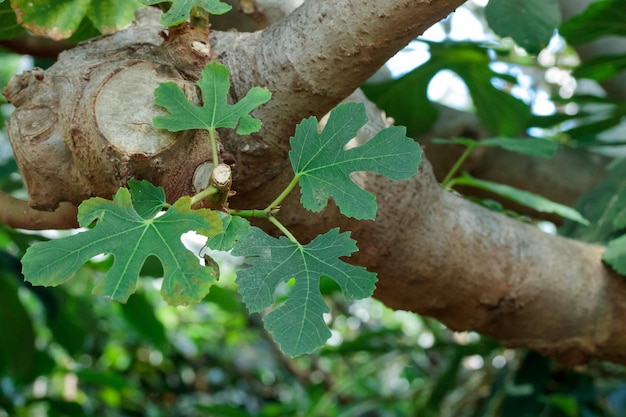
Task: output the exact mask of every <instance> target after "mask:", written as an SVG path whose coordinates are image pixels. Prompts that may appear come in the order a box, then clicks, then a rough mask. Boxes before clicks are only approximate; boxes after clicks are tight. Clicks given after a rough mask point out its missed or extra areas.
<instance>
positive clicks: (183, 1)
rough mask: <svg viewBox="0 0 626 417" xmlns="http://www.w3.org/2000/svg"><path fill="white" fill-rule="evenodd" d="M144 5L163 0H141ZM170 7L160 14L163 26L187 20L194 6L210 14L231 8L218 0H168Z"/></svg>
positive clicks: (178, 23)
mask: <svg viewBox="0 0 626 417" xmlns="http://www.w3.org/2000/svg"><path fill="white" fill-rule="evenodd" d="M141 1H142V3H143V4H145V5H152V4H158V3H163V0H141ZM169 2H170V3H171V6H170V9H169V10H168V11H167V12H166V13H164V14H163V16H161V24H163V25H164V26H168V27H170V26H176V25H180V24H181V23H183V22H185V21H187V20H188V19H189V16H190V15H191V12H192V9H193V8H194V7H200V8H202V9H204V10H206V11H207V12H208V13H210V14H216V15H218V14H224V13H226V12H228V11H230V9H231V8H232V7H231V6H230V5H228V4H226V3H224V2H221V1H220V0H170V1H169Z"/></svg>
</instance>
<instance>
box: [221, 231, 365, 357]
mask: <svg viewBox="0 0 626 417" xmlns="http://www.w3.org/2000/svg"><path fill="white" fill-rule="evenodd" d="M356 250H357V247H356V243H355V241H354V240H352V239H350V237H349V236H348V234H347V233H339V229H333V230H331V231H329V232H327V233H326V234H324V235H320V236H317V237H316V238H315V239H314V240H313V241H311V242H310V243H309V244H307V245H299V244H297V243H295V242H292V241H290V240H289V239H287V238H285V237H280V238H278V239H275V238H273V237H271V236H269V235H267V234H265V233H264V232H263V231H262V230H260V229H258V228H256V227H252V228H251V232H250V234H249V235H248V236H247V237H246V238H244V239H242V240H241V241H239V242H238V243H237V244H235V248H234V249H233V254H234V255H243V256H246V262H247V263H248V264H249V265H250V267H249V268H247V269H241V270H239V271H237V279H236V281H235V282H236V283H237V284H238V285H239V293H240V294H241V296H242V298H243V301H244V303H245V304H246V306H247V307H248V309H249V310H250V311H251V312H259V311H261V310H263V309H265V308H267V307H270V306H271V305H272V304H274V301H275V300H274V292H275V291H276V287H277V286H278V285H279V284H280V283H281V282H288V281H289V280H291V279H292V278H293V279H295V283H294V286H293V288H292V290H291V293H290V294H289V298H288V299H287V301H286V302H285V303H284V304H283V305H281V306H280V307H278V308H276V309H274V310H273V311H272V312H270V313H269V314H268V315H267V316H266V317H265V319H264V321H265V327H266V328H267V330H268V331H269V332H270V333H272V335H273V337H274V339H275V340H276V342H277V343H278V344H279V345H280V347H281V349H282V350H283V352H285V353H287V354H288V355H291V356H296V355H301V354H304V353H309V352H311V351H313V350H314V349H316V348H318V347H320V346H321V345H322V344H324V342H325V341H326V340H327V339H328V338H329V337H330V330H328V327H327V326H326V324H325V323H324V319H323V314H324V313H327V312H329V311H330V310H329V308H328V306H327V305H326V303H325V302H324V298H323V297H322V294H321V292H320V279H321V277H329V278H331V279H333V280H334V281H336V282H337V284H339V287H340V288H341V289H342V291H343V293H344V296H345V297H346V299H348V300H355V299H360V298H365V297H369V296H370V295H371V294H372V292H373V291H374V286H375V283H376V275H375V274H373V273H371V272H368V271H367V270H366V269H365V268H362V267H357V266H353V265H349V264H347V263H345V262H343V261H342V260H340V259H339V257H342V256H350V255H351V254H352V253H353V252H355V251H356Z"/></svg>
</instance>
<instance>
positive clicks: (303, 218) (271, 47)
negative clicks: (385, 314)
mask: <svg viewBox="0 0 626 417" xmlns="http://www.w3.org/2000/svg"><path fill="white" fill-rule="evenodd" d="M461 3H462V0H437V1H435V0H432V1H416V0H382V1H380V0H379V1H373V0H359V1H357V0H332V1H331V0H328V1H321V0H319V1H308V2H306V3H305V4H304V5H303V6H301V7H300V8H298V9H297V10H296V11H295V12H294V13H293V14H292V15H291V16H289V18H287V19H285V20H283V21H281V22H280V23H279V24H277V25H275V26H272V27H270V28H268V29H266V30H264V31H262V32H255V33H251V34H240V33H213V34H212V35H211V37H210V43H211V46H212V48H213V53H214V54H215V56H216V57H217V59H218V60H220V61H222V62H223V63H224V64H226V65H227V66H228V67H229V68H230V69H231V71H232V79H231V81H232V83H233V93H232V95H233V97H232V98H233V99H235V100H237V99H238V98H240V97H242V96H243V95H244V94H245V93H246V92H247V91H248V89H249V88H250V87H252V86H254V85H264V86H267V87H268V88H269V89H270V90H271V91H272V92H273V94H274V96H273V99H272V101H271V102H270V103H268V104H267V105H265V106H263V107H262V108H260V109H259V110H258V111H257V112H256V113H255V116H256V117H259V118H261V119H262V120H263V122H264V128H263V129H262V131H261V132H260V133H259V134H257V135H254V136H252V137H249V138H245V139H242V138H240V137H239V138H237V137H234V136H233V135H231V134H230V132H222V134H221V139H222V141H223V144H224V146H225V147H226V149H227V150H228V151H230V152H232V153H233V154H234V155H235V158H236V160H237V167H236V173H237V175H236V177H235V184H234V186H233V188H234V189H236V190H237V191H238V195H237V196H236V197H235V198H233V199H232V200H231V207H237V208H252V207H262V203H264V202H265V203H266V202H268V201H269V200H270V199H272V198H273V197H274V196H275V195H276V193H277V190H280V189H281V188H282V186H283V185H284V184H285V183H286V182H287V181H288V180H289V179H290V176H291V173H290V169H289V167H288V163H287V160H286V153H287V146H288V139H289V136H290V135H291V133H292V132H293V129H294V126H295V124H296V123H297V122H298V121H299V120H301V119H302V118H304V117H307V116H310V115H317V116H321V115H323V114H325V113H326V112H327V111H328V110H330V109H331V108H332V107H333V106H334V105H336V104H337V103H338V102H339V101H341V100H342V99H343V98H345V97H346V96H348V95H349V94H350V93H352V92H353V91H354V89H355V88H356V87H358V85H359V84H360V83H361V82H363V81H364V80H365V79H367V78H368V77H369V76H370V75H371V74H372V73H374V72H375V71H376V70H377V69H378V68H379V67H380V65H382V64H383V62H385V61H386V60H387V59H388V58H389V57H390V56H391V55H392V54H393V53H395V52H396V51H397V50H398V49H400V48H402V47H403V46H404V45H405V44H406V43H407V42H409V41H410V40H411V39H413V38H415V37H416V36H418V35H419V34H421V33H422V32H423V31H424V30H425V29H426V28H428V27H429V26H430V25H432V24H433V23H435V22H436V21H438V20H439V19H441V18H443V17H445V16H446V15H447V14H448V13H449V12H451V11H452V10H454V8H455V7H456V6H458V5H460V4H461ZM153 22H154V20H150V19H148V20H147V21H146V22H145V24H144V25H143V26H135V27H133V28H131V29H129V30H127V31H125V32H122V33H119V34H116V35H113V36H110V37H107V38H103V39H101V40H99V41H96V42H91V43H89V44H85V45H82V46H80V47H79V48H77V50H76V51H74V52H72V53H71V54H70V53H68V54H63V55H62V56H61V60H60V62H59V64H57V65H55V66H54V67H52V68H51V69H50V70H48V71H46V72H45V73H44V72H38V71H34V72H32V73H30V74H27V75H24V76H21V77H17V78H15V79H14V80H13V83H12V85H11V86H10V87H9V90H8V93H9V94H8V95H7V96H8V97H10V98H11V99H12V100H13V101H14V102H15V104H16V106H17V110H16V113H15V115H14V116H13V118H12V119H11V122H10V125H9V130H10V134H11V140H12V143H13V146H14V148H15V149H16V157H17V158H18V161H19V164H20V167H21V168H22V170H23V172H24V174H25V175H24V177H25V179H26V183H27V185H28V188H29V192H30V193H31V205H33V206H37V207H42V208H48V209H50V208H54V207H55V206H56V205H57V204H58V203H59V201H62V200H69V201H73V202H77V201H79V200H81V199H82V198H84V197H86V196H89V195H93V194H98V195H104V196H110V194H112V192H113V191H114V190H115V189H116V188H117V187H118V186H120V185H122V184H123V183H124V182H125V181H126V180H127V179H128V178H131V177H141V178H148V179H150V180H152V181H154V182H156V183H160V184H163V185H164V186H165V188H166V191H167V193H168V196H169V197H170V199H174V198H176V197H177V196H178V195H181V194H184V193H187V192H190V191H192V190H193V185H192V184H193V178H192V177H193V173H194V172H195V169H196V167H197V166H199V165H201V164H202V162H203V161H204V160H207V159H209V152H208V150H207V149H205V148H204V146H205V145H203V143H206V142H207V141H206V140H203V139H202V138H201V137H198V136H194V135H189V136H188V137H185V138H181V137H179V136H176V137H174V136H169V135H165V136H159V135H161V134H158V133H157V132H154V131H152V128H151V127H150V123H149V120H150V119H151V117H152V116H153V115H154V114H156V113H158V112H159V111H160V110H159V109H158V108H155V107H154V106H153V105H152V97H151V94H149V93H148V91H150V88H152V87H153V85H154V83H156V82H158V81H159V80H162V79H166V78H167V79H173V80H175V81H177V82H178V83H180V85H182V86H183V87H187V88H188V89H189V95H190V96H191V97H193V96H194V91H193V89H191V88H190V87H189V83H188V81H187V80H188V79H193V78H194V76H197V72H194V70H195V69H198V68H200V67H201V65H200V64H201V63H202V62H203V61H204V60H205V58H206V57H202V56H200V57H195V58H194V55H193V51H192V50H191V49H190V48H191V44H190V43H189V44H185V43H182V44H179V45H178V47H180V48H181V49H180V50H177V52H172V49H171V48H170V49H169V50H168V49H165V52H164V50H163V49H162V48H161V46H162V44H163V41H162V38H161V37H160V36H159V28H158V27H157V26H156V25H154V23H153ZM193 39H194V38H191V39H189V42H191V41H192V40H193ZM181 51H182V53H185V51H186V52H187V55H182V56H184V57H186V59H187V60H186V61H185V62H183V63H182V64H181V62H180V61H179V60H177V59H176V58H180V55H177V54H180V53H181ZM87 52H89V55H85V53H87ZM81 53H82V54H83V55H81ZM196 59H197V60H198V62H196ZM63 61H66V62H65V63H63ZM68 62H69V64H68ZM61 68H63V70H61ZM141 74H143V75H145V77H142V76H141ZM126 77H128V79H130V80H134V81H132V82H129V81H128V79H127V78H126ZM135 84H136V85H137V88H135V89H136V90H137V91H136V93H137V94H139V95H140V96H141V97H143V98H144V100H145V106H146V108H148V110H147V111H146V113H145V114H144V113H141V112H138V116H137V118H133V117H127V114H126V113H132V112H134V111H136V110H137V103H136V102H134V101H132V103H133V104H132V106H133V107H132V108H127V107H121V109H122V108H123V109H124V110H121V109H120V112H119V113H115V114H113V113H111V111H112V110H111V109H110V104H111V103H112V102H113V101H115V100H116V98H119V99H118V100H117V101H118V102H119V103H120V106H122V105H123V104H124V101H125V99H126V98H127V99H128V100H133V99H132V97H129V96H127V95H124V94H123V91H124V90H125V89H126V88H130V87H129V86H130V85H133V86H134V85H135ZM139 87H141V88H139ZM109 88H111V90H109ZM60 91H63V92H64V94H63V95H61V94H59V92H60ZM70 91H71V92H73V93H74V95H73V96H71V94H69V93H68V92H70ZM109 91H112V92H111V93H110V94H109V96H108V98H107V95H106V94H107V93H108V92H109ZM38 116H45V117H38ZM102 117H104V118H105V120H103V122H106V123H108V124H114V123H117V124H115V125H114V126H113V127H111V126H109V127H107V128H103V127H102V126H101V124H98V123H97V122H98V120H102V119H101V118H102ZM38 120H43V121H44V122H45V123H43V122H42V124H41V125H39V124H37V123H36V122H37V121H38ZM116 120H117V122H116ZM381 121H382V122H384V120H382V119H381V120H378V122H379V123H381ZM103 129H104V130H103ZM107 129H112V130H107ZM129 133H131V136H132V137H134V139H133V140H132V141H130V142H127V141H126V140H125V139H124V137H126V136H125V135H128V134H129ZM135 134H136V136H135ZM118 135H122V136H123V137H122V136H118ZM155 139H156V140H155ZM142 143H143V145H142ZM27 150H30V151H27ZM29 152H31V153H29ZM44 155H54V156H55V158H57V159H55V160H56V161H57V163H56V165H54V164H52V163H46V161H45V158H43V156H44ZM133 155H139V157H133ZM36 158H39V159H41V161H40V162H41V164H43V165H42V166H39V165H38V163H39V159H37V161H38V162H37V163H35V159H36ZM157 160H158V161H159V163H156V161H157ZM106 161H108V162H109V163H107V162H106ZM175 163H178V164H179V165H180V167H178V166H177V165H176V164H175ZM94 169H96V171H94ZM60 171H61V172H60ZM29 175H30V177H29ZM54 181H58V182H56V183H55V182H54ZM355 181H356V182H357V183H358V184H359V185H361V186H362V187H363V188H365V189H367V190H370V191H372V192H373V193H374V194H375V195H376V196H377V201H378V204H379V215H378V218H377V220H376V221H375V222H356V221H354V220H350V219H346V218H344V217H342V216H340V215H339V214H338V212H337V210H336V209H335V208H333V207H332V205H331V206H330V207H329V208H328V209H327V210H325V211H324V212H322V213H321V214H320V215H311V214H310V213H308V212H305V211H304V209H302V208H301V206H300V205H299V204H298V199H299V196H298V195H297V193H294V194H293V195H291V196H290V197H289V198H288V199H287V200H286V201H285V202H284V204H283V208H282V210H281V221H283V223H284V224H285V225H286V226H288V227H289V228H290V230H292V231H293V232H294V234H296V236H298V237H299V238H301V239H302V240H303V241H306V240H307V239H309V238H312V237H313V236H315V235H316V234H318V233H322V232H324V231H326V230H328V229H329V228H331V227H333V226H336V225H338V226H340V227H342V228H343V229H349V230H353V237H354V238H356V239H357V240H358V245H359V249H360V252H359V253H358V255H357V256H355V257H354V258H353V259H352V261H354V262H356V263H359V264H361V265H364V266H366V267H367V268H368V269H370V270H373V271H376V272H378V273H379V284H378V290H377V291H376V294H375V295H376V297H378V298H380V299H381V300H383V301H384V302H385V303H387V304H388V305H389V306H391V307H393V308H398V309H407V310H412V311H417V312H420V313H423V314H428V315H431V316H433V317H436V318H438V319H439V320H441V321H442V322H444V323H445V324H447V325H448V326H450V327H451V328H453V329H456V330H476V331H479V332H482V333H484V334H487V335H490V336H492V337H494V338H497V339H499V340H501V341H503V343H505V344H507V345H510V346H527V347H531V348H535V349H538V350H540V351H543V352H545V353H548V354H551V355H554V356H555V357H557V358H559V359H561V360H563V361H565V362H567V363H572V364H573V363H581V362H584V361H586V360H588V359H590V358H592V357H597V358H604V359H610V360H614V361H616V362H622V363H626V357H624V353H623V352H624V351H626V350H625V349H624V348H625V347H626V340H625V338H626V336H625V335H626V331H624V330H626V329H624V326H625V323H626V322H624V320H622V318H623V317H624V313H625V312H624V311H623V310H624V306H626V302H625V301H626V300H624V299H623V298H624V297H626V288H625V286H626V283H625V281H624V280H623V279H621V278H619V277H617V276H614V275H613V274H612V273H611V272H610V271H609V270H608V269H606V268H605V267H604V266H603V264H602V262H601V260H600V256H601V253H602V250H603V249H602V248H601V247H598V246H593V245H587V244H583V243H579V242H575V241H571V240H567V239H563V238H559V237H554V236H548V235H546V234H543V233H542V232H540V231H538V230H537V229H535V228H533V227H530V226H527V225H524V224H521V223H518V222H515V221H514V220H511V219H509V218H507V217H504V216H501V215H498V214H495V213H492V212H489V211H486V210H484V209H482V208H480V207H478V206H475V205H473V204H471V203H469V202H467V201H465V200H463V199H461V198H459V197H457V196H455V195H454V194H451V193H447V192H444V191H442V190H441V189H440V187H439V186H438V184H437V182H436V180H435V177H434V175H433V173H432V170H431V168H430V164H429V163H428V162H427V161H425V162H424V163H423V164H422V166H421V168H420V171H419V173H418V175H416V176H415V177H414V178H412V179H411V180H407V181H401V182H390V181H388V180H386V179H385V178H383V177H380V176H377V175H371V174H359V175H357V176H355ZM43 184H47V187H51V188H50V191H48V190H46V189H45V188H43ZM54 187H56V188H54Z"/></svg>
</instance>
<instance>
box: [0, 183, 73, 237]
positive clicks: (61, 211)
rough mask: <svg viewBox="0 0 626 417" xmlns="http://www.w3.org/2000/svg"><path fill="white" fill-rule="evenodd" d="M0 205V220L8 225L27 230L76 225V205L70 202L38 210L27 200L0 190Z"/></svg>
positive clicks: (67, 227) (69, 227)
mask: <svg viewBox="0 0 626 417" xmlns="http://www.w3.org/2000/svg"><path fill="white" fill-rule="evenodd" d="M0 207H2V209H0V222H2V223H4V224H6V225H7V226H9V227H14V228H19V229H28V230H46V229H71V228H75V227H78V220H77V219H76V215H77V207H76V206H75V205H73V204H70V203H61V204H60V205H59V208H57V209H56V210H55V211H40V210H35V209H33V208H31V207H29V205H28V201H25V200H20V199H18V198H15V197H13V196H12V195H10V194H7V193H5V192H2V191H0Z"/></svg>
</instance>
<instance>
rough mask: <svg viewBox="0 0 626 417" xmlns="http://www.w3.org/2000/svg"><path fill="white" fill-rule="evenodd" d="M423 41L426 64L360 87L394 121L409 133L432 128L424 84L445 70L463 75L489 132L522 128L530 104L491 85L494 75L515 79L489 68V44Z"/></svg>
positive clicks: (432, 111)
mask: <svg viewBox="0 0 626 417" xmlns="http://www.w3.org/2000/svg"><path fill="white" fill-rule="evenodd" d="M426 43H427V44H428V45H429V49H430V55H431V56H430V59H429V60H428V61H427V62H426V63H424V64H422V65H420V66H419V67H417V68H416V69H414V70H413V71H411V72H409V73H408V74H406V75H404V76H402V77H400V78H398V79H397V80H392V81H387V82H384V83H378V84H366V85H364V86H363V91H365V93H366V94H367V96H368V98H370V100H372V101H374V102H375V103H376V104H377V105H378V106H379V107H380V108H381V109H383V110H385V112H386V113H387V115H389V116H391V117H393V118H394V119H395V120H396V124H398V125H404V126H406V127H407V129H408V133H409V135H411V136H416V135H418V134H420V133H424V132H426V131H428V130H429V129H430V128H431V127H432V125H433V124H434V123H435V121H436V120H437V116H438V112H437V109H436V107H435V106H434V105H433V103H432V102H431V101H430V100H429V98H428V85H429V83H430V81H431V79H432V78H433V77H434V76H435V75H436V74H437V73H438V72H439V71H441V70H444V69H449V70H450V71H453V72H454V73H455V74H457V75H458V76H459V77H461V78H462V79H463V81H464V82H465V84H466V85H467V88H468V90H469V92H470V95H471V97H472V101H473V102H474V106H475V108H476V115H477V116H478V118H479V120H480V122H481V123H482V124H483V125H484V126H485V127H486V128H487V129H489V130H490V131H491V132H492V133H493V134H495V135H504V136H516V135H518V134H519V133H520V132H522V131H523V130H524V129H525V128H526V126H527V124H528V121H529V120H530V118H531V111H530V107H529V106H528V105H527V104H526V103H524V102H523V101H521V100H519V99H517V98H516V97H513V96H512V95H510V94H508V93H507V92H504V91H502V90H500V89H498V88H496V87H495V86H494V85H493V80H498V81H501V82H505V83H511V82H513V81H514V80H512V79H511V78H510V77H509V76H507V75H506V74H499V73H497V72H495V71H493V70H492V69H491V67H490V64H491V62H492V60H491V58H490V55H489V54H490V53H492V50H491V49H489V48H486V47H484V46H482V45H479V44H476V43H472V42H441V43H438V42H426Z"/></svg>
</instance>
